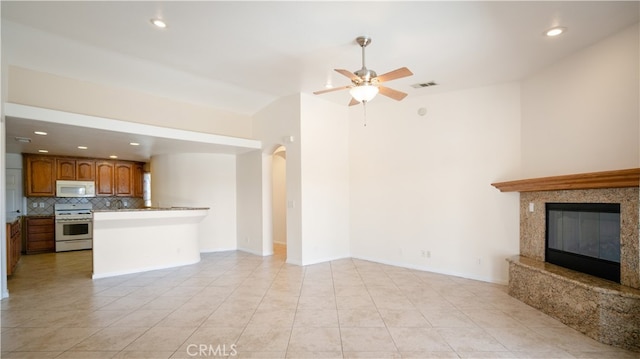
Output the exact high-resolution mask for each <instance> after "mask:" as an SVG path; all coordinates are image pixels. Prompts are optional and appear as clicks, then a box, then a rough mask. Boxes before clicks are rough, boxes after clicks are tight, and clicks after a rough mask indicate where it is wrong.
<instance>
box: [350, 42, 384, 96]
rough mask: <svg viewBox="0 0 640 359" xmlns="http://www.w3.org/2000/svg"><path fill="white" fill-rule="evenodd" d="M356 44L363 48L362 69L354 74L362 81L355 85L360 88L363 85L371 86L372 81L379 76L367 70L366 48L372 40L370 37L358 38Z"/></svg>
mask: <svg viewBox="0 0 640 359" xmlns="http://www.w3.org/2000/svg"><path fill="white" fill-rule="evenodd" d="M356 42H357V43H358V45H360V47H361V48H362V68H361V69H360V70H357V71H355V72H354V74H355V75H356V76H358V77H360V79H361V80H362V81H359V82H358V83H356V84H355V85H356V86H358V85H361V84H363V83H365V84H370V83H371V79H373V78H375V77H376V76H378V74H376V72H375V71H373V70H369V69H367V67H366V65H365V51H364V48H365V47H367V46H368V45H369V44H370V43H371V38H370V37H368V36H358V37H357V38H356Z"/></svg>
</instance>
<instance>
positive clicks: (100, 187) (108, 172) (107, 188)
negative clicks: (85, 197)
mask: <svg viewBox="0 0 640 359" xmlns="http://www.w3.org/2000/svg"><path fill="white" fill-rule="evenodd" d="M114 179H115V165H114V163H113V161H96V195H98V196H113V195H114Z"/></svg>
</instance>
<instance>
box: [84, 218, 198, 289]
mask: <svg viewBox="0 0 640 359" xmlns="http://www.w3.org/2000/svg"><path fill="white" fill-rule="evenodd" d="M208 211H209V208H193V207H170V208H153V207H152V208H143V209H118V210H96V211H94V213H93V278H94V279H97V278H105V277H111V276H117V275H123V274H131V273H139V272H145V271H150V270H156V269H164V268H171V267H177V266H182V265H187V264H194V263H197V262H199V261H200V250H199V245H198V232H199V230H198V224H199V223H200V221H201V220H202V219H203V218H204V217H205V216H206V215H207V214H208Z"/></svg>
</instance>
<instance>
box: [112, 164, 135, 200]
mask: <svg viewBox="0 0 640 359" xmlns="http://www.w3.org/2000/svg"><path fill="white" fill-rule="evenodd" d="M133 187H134V186H133V163H131V162H116V165H115V194H116V196H124V197H133Z"/></svg>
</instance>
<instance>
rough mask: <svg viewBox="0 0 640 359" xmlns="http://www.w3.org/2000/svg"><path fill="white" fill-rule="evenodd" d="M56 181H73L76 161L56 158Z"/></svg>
mask: <svg viewBox="0 0 640 359" xmlns="http://www.w3.org/2000/svg"><path fill="white" fill-rule="evenodd" d="M56 179H59V180H71V181H73V180H75V179H76V161H75V160H72V159H68V158H56Z"/></svg>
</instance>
